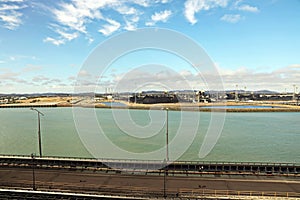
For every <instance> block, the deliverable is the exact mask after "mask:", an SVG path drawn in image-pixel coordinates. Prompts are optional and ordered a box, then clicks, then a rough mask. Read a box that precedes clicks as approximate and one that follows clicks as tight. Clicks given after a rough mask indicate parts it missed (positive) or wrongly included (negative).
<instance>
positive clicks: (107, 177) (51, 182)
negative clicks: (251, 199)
mask: <svg viewBox="0 0 300 200" xmlns="http://www.w3.org/2000/svg"><path fill="white" fill-rule="evenodd" d="M35 179H36V182H35V184H36V187H37V189H38V190H49V189H50V190H56V191H57V190H61V191H66V190H68V191H76V192H79V191H82V192H83V191H84V192H92V193H98V194H105V193H108V192H109V193H118V194H121V193H130V194H132V193H138V194H148V195H149V194H151V193H152V194H159V195H161V194H162V192H163V186H164V176H163V175H161V176H154V175H131V174H124V173H122V174H116V173H105V172H92V171H81V170H76V171H70V170H66V169H55V170H49V169H35ZM32 180H33V173H32V169H24V168H0V187H5V186H11V187H25V188H26V187H27V188H30V187H32V184H33V181H32ZM166 180H167V181H166V188H167V190H166V191H167V194H173V195H174V194H178V193H182V192H184V191H186V192H192V190H195V191H198V192H200V191H202V192H203V191H204V192H205V191H208V190H234V191H256V192H277V193H278V192H279V193H280V192H285V193H287V192H288V193H300V177H299V176H298V177H296V176H294V177H276V176H242V175H241V176H229V175H227V176H225V175H223V176H218V175H214V176H212V175H211V176H210V177H209V176H206V177H204V176H202V177H201V176H197V177H195V176H180V177H178V176H176V177H174V176H167V179H166Z"/></svg>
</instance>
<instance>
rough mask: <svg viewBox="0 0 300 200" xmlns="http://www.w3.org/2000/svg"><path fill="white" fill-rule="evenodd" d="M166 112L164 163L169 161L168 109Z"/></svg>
mask: <svg viewBox="0 0 300 200" xmlns="http://www.w3.org/2000/svg"><path fill="white" fill-rule="evenodd" d="M166 110H167V122H166V124H167V127H166V161H167V162H168V161H169V108H166Z"/></svg>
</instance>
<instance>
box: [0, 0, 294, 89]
mask: <svg viewBox="0 0 300 200" xmlns="http://www.w3.org/2000/svg"><path fill="white" fill-rule="evenodd" d="M299 11H300V1H299V0H52V1H47V0H0V94H1V93H43V92H74V85H76V84H77V83H78V77H85V78H86V80H88V81H85V83H84V84H85V86H86V87H84V89H85V90H87V91H96V92H105V91H107V90H108V88H109V90H113V91H118V92H119V91H126V90H135V91H138V90H146V89H165V90H173V89H196V90H206V89H222V88H218V87H217V86H215V85H212V84H208V83H207V82H205V79H203V76H205V77H206V79H211V80H214V79H215V78H216V73H215V72H214V73H213V72H210V73H206V72H204V71H201V70H200V71H199V69H195V67H194V65H197V63H190V62H189V61H187V60H184V59H183V58H182V57H180V55H175V54H173V53H172V52H166V51H162V50H159V49H140V50H138V51H133V52H129V53H128V54H126V55H120V57H119V58H118V59H116V60H113V61H112V62H111V64H110V65H109V66H107V67H106V68H105V71H103V72H102V73H100V74H97V73H96V74H93V73H92V72H90V71H87V70H85V69H84V67H83V66H84V63H85V62H86V60H87V59H89V56H90V55H91V54H92V53H93V52H94V51H95V49H97V48H98V47H99V46H101V44H103V43H105V42H106V41H108V40H111V39H114V38H116V37H118V36H120V35H122V34H127V33H129V34H130V33H135V32H138V31H139V30H141V29H145V28H146V29H152V28H157V29H167V30H170V31H174V32H176V33H178V34H182V35H184V36H186V37H188V38H189V39H191V40H192V41H194V42H196V43H197V44H198V45H199V46H200V47H201V48H202V49H203V50H204V51H205V52H206V54H207V56H208V57H209V58H210V59H211V61H212V62H213V64H214V66H215V68H216V69H217V72H218V77H217V78H218V79H219V78H220V79H221V80H222V81H223V88H224V89H228V90H230V89H236V88H238V89H246V90H263V89H268V90H274V91H278V92H285V91H288V92H292V91H294V86H293V85H296V88H297V90H298V86H299V87H300V81H299V80H300V50H299V47H300V36H299V35H300V12H299ZM165 39H166V40H168V38H165ZM133 40H134V38H133V39H132V41H133ZM145 40H147V38H145ZM132 41H124V43H123V42H122V44H120V45H123V46H125V45H126V44H128V42H129V43H130V42H132ZM171 42H174V43H177V42H178V41H171ZM191 51H192V50H191ZM103 53H104V54H105V52H103ZM212 82H213V81H212ZM121 86H122V87H121Z"/></svg>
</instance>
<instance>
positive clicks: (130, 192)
mask: <svg viewBox="0 0 300 200" xmlns="http://www.w3.org/2000/svg"><path fill="white" fill-rule="evenodd" d="M38 185H39V187H38V192H39V193H40V194H41V193H42V194H43V193H44V194H50V193H51V194H52V195H55V192H57V193H58V194H59V195H65V196H67V195H68V196H69V195H70V194H72V196H81V197H82V196H84V195H103V196H105V195H109V196H110V197H133V198H155V197H156V198H159V197H162V196H163V194H164V191H163V190H157V191H154V190H150V189H149V188H146V187H130V186H122V187H113V186H102V187H101V188H96V189H95V188H94V189H93V187H91V186H89V184H86V185H85V187H82V186H75V185H72V184H61V185H59V184H56V185H55V187H54V186H53V185H52V184H51V183H48V184H42V183H38ZM30 187H31V185H30V184H24V183H20V184H10V183H7V184H6V187H4V188H5V189H10V190H12V191H13V190H18V191H19V192H20V190H21V189H23V190H24V189H25V190H24V193H35V191H32V190H31V189H30ZM0 194H1V191H0ZM165 194H166V196H167V197H168V198H180V199H204V198H206V197H209V198H214V197H215V198H231V199H241V198H244V197H250V198H251V197H252V198H259V199H261V198H274V197H279V198H280V199H283V198H290V199H293V198H294V199H299V198H300V193H296V192H271V191H261V192H260V191H237V190H211V189H179V190H167V191H166V193H165ZM233 197H236V198H233ZM252 198H251V199H252Z"/></svg>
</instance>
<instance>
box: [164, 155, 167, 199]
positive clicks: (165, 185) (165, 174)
mask: <svg viewBox="0 0 300 200" xmlns="http://www.w3.org/2000/svg"><path fill="white" fill-rule="evenodd" d="M165 161H166V160H165ZM164 168H165V170H164V198H167V193H166V188H167V172H166V166H165V167H164Z"/></svg>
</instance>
